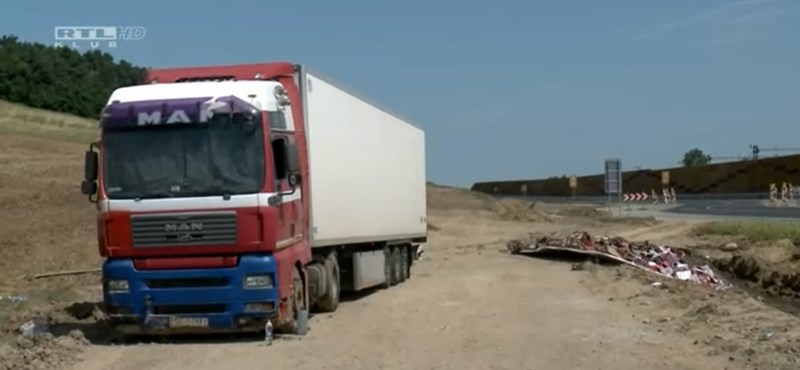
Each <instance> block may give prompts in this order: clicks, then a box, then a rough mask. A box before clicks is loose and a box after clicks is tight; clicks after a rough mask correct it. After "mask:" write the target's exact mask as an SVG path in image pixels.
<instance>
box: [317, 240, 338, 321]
mask: <svg viewBox="0 0 800 370" xmlns="http://www.w3.org/2000/svg"><path fill="white" fill-rule="evenodd" d="M325 272H326V273H327V275H328V276H327V278H328V279H327V280H328V289H327V290H326V293H325V295H323V296H322V297H320V299H319V300H318V301H317V309H318V310H319V311H320V312H333V311H336V309H337V308H338V307H339V294H340V290H341V289H340V287H341V285H340V284H341V280H340V275H339V259H338V258H337V257H336V252H331V253H330V254H328V256H327V257H325Z"/></svg>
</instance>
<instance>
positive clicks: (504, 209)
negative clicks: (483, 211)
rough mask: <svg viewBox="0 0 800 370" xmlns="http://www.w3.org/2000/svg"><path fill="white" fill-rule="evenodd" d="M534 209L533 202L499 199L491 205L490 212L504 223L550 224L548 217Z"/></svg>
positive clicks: (534, 204)
mask: <svg viewBox="0 0 800 370" xmlns="http://www.w3.org/2000/svg"><path fill="white" fill-rule="evenodd" d="M535 207H536V203H533V202H528V201H524V200H518V199H501V200H499V201H497V202H495V203H494V204H493V205H492V212H494V213H495V214H496V215H497V216H499V217H500V219H502V220H505V221H520V222H552V219H551V218H550V217H549V216H547V215H546V214H544V213H543V212H540V211H539V210H537V209H534V208H535Z"/></svg>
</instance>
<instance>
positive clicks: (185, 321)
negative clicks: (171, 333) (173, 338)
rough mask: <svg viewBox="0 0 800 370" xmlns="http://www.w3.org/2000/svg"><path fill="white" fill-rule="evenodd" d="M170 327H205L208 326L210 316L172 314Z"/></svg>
mask: <svg viewBox="0 0 800 370" xmlns="http://www.w3.org/2000/svg"><path fill="white" fill-rule="evenodd" d="M169 327H171V328H180V327H188V328H205V327H208V318H207V317H179V316H170V318H169Z"/></svg>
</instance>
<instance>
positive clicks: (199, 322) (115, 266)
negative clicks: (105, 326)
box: [103, 255, 279, 333]
mask: <svg viewBox="0 0 800 370" xmlns="http://www.w3.org/2000/svg"><path fill="white" fill-rule="evenodd" d="M253 275H269V276H270V277H271V279H272V284H271V286H269V287H266V288H245V287H244V282H245V277H247V276H253ZM120 280H124V281H127V282H128V283H127V284H128V290H127V291H113V292H112V291H111V290H110V288H109V281H120ZM115 284H116V285H119V283H118V282H117V283H115ZM103 298H104V300H105V305H106V310H107V312H108V313H109V316H110V318H111V319H112V322H114V323H115V325H117V327H118V328H119V329H120V330H122V331H126V332H136V333H146V332H163V331H168V332H182V331H183V332H207V331H252V330H259V329H263V328H264V325H263V324H264V323H265V322H266V320H267V319H268V318H271V317H274V316H276V315H277V308H278V303H279V294H278V277H277V265H276V263H275V260H274V259H273V258H272V256H269V255H247V256H242V257H241V258H240V259H239V265H238V266H236V267H231V268H212V269H176V270H137V269H136V268H135V267H134V264H133V260H131V259H109V260H107V261H106V262H105V263H104V264H103Z"/></svg>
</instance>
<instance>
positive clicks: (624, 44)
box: [0, 0, 800, 185]
mask: <svg viewBox="0 0 800 370" xmlns="http://www.w3.org/2000/svg"><path fill="white" fill-rule="evenodd" d="M111 3H112V2H110V1H100V0H84V1H79V0H71V1H63V2H62V1H46V0H25V1H3V4H2V5H0V34H8V33H13V34H16V35H18V36H19V37H20V38H22V39H23V40H26V41H39V42H44V43H48V44H53V43H54V35H53V27H55V26H75V25H79V26H94V25H98V26H143V27H146V30H147V34H146V36H145V38H144V39H143V40H139V41H127V42H120V43H119V44H118V47H117V48H115V49H108V48H107V47H103V50H106V51H108V52H110V53H112V54H113V55H114V56H115V57H117V58H122V59H126V60H128V61H130V62H132V63H134V64H137V65H142V66H180V65H205V64H225V63H244V62H258V61H271V60H290V61H295V62H300V63H305V64H308V65H310V66H311V67H313V68H314V69H316V70H318V71H320V72H322V73H323V74H324V75H326V76H329V77H332V78H333V79H335V80H337V81H339V82H342V83H343V84H345V85H346V86H347V87H349V88H351V89H354V90H356V91H358V92H360V93H361V94H363V95H366V96H368V97H370V98H372V99H373V100H376V101H378V102H380V103H382V104H383V105H385V106H387V107H389V108H391V109H392V110H394V111H397V112H398V113H400V114H402V115H404V116H406V117H408V118H410V119H412V120H413V121H415V122H416V123H417V124H418V125H420V126H422V127H424V128H425V130H426V132H427V145H428V177H429V179H431V180H433V181H436V182H441V183H446V184H452V185H470V184H471V183H472V182H474V181H484V180H500V179H521V178H540V177H547V176H560V175H563V174H567V175H570V174H576V175H583V174H592V173H600V172H602V168H603V161H604V159H605V158H608V157H618V158H621V159H622V163H623V167H624V168H626V169H632V168H634V167H636V166H640V167H642V168H660V167H665V166H673V165H676V164H677V161H679V160H680V158H681V157H682V155H683V153H684V152H685V151H687V150H689V149H691V148H694V147H699V148H701V149H703V150H704V151H706V152H707V153H709V154H712V155H717V156H734V155H737V154H742V155H745V154H747V153H748V148H747V146H748V144H758V145H760V146H761V147H762V148H769V147H800V67H798V66H800V1H798V0H707V1H700V0H670V1H666V0H662V1H656V0H627V1H622V0H607V1H595V0H585V1H567V0H549V1H536V0H527V1H502V0H495V1H491V2H487V1H473V0H461V1H454V0H453V1H434V0H429V1H421V0H406V1H392V2H378V1H360V0H350V1H329V0H328V1H319V0H308V1H271V0H261V1H257V0H251V1H245V0H238V1H219V0H217V1H206V0H194V1H164V0H161V1H152V0H138V1H119V2H115V3H116V5H110V4H111ZM36 9H38V10H36ZM85 48H86V45H84V49H85ZM763 154H767V153H762V155H763Z"/></svg>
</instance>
